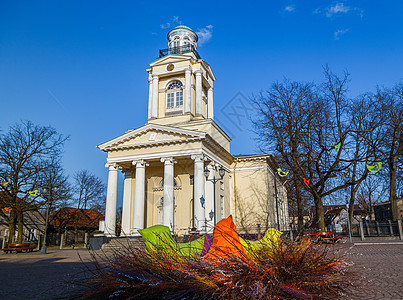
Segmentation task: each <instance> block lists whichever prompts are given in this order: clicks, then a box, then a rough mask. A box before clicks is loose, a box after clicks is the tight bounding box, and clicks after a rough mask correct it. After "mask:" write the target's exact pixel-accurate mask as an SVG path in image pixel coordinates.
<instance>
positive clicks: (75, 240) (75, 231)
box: [74, 224, 78, 244]
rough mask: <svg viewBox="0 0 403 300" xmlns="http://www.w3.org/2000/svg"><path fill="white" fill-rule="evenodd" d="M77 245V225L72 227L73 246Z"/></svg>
mask: <svg viewBox="0 0 403 300" xmlns="http://www.w3.org/2000/svg"><path fill="white" fill-rule="evenodd" d="M77 243H78V228H77V224H76V225H75V226H74V244H77Z"/></svg>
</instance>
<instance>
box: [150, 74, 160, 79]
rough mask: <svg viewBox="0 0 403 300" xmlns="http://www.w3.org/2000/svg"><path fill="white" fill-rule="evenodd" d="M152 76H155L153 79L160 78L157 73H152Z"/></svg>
mask: <svg viewBox="0 0 403 300" xmlns="http://www.w3.org/2000/svg"><path fill="white" fill-rule="evenodd" d="M151 76H152V77H153V79H158V78H159V76H158V75H156V74H152V75H151Z"/></svg>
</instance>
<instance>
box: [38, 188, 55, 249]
mask: <svg viewBox="0 0 403 300" xmlns="http://www.w3.org/2000/svg"><path fill="white" fill-rule="evenodd" d="M52 191H53V192H56V191H57V187H53V188H51V189H50V188H44V189H42V194H43V197H44V198H45V199H46V200H47V201H48V207H47V209H46V223H45V232H44V235H43V242H42V248H41V252H40V253H41V254H46V233H47V230H48V222H49V211H50V205H51V203H52V201H51V200H52ZM47 193H49V195H48V196H47V197H46V194H47Z"/></svg>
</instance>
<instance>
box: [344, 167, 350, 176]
mask: <svg viewBox="0 0 403 300" xmlns="http://www.w3.org/2000/svg"><path fill="white" fill-rule="evenodd" d="M343 175H344V177H345V178H348V177H350V168H349V169H348V171H347V172H346V173H344V174H343Z"/></svg>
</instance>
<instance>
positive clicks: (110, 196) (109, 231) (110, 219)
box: [104, 164, 118, 236]
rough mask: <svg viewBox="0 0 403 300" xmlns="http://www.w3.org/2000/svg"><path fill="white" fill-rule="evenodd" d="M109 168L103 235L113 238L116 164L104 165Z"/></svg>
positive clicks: (116, 178) (116, 187)
mask: <svg viewBox="0 0 403 300" xmlns="http://www.w3.org/2000/svg"><path fill="white" fill-rule="evenodd" d="M105 166H106V167H109V174H108V190H107V192H106V205H105V231H104V233H105V235H107V236H115V235H116V233H115V228H116V200H117V191H118V167H117V165H116V164H110V165H108V164H106V165H105Z"/></svg>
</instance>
